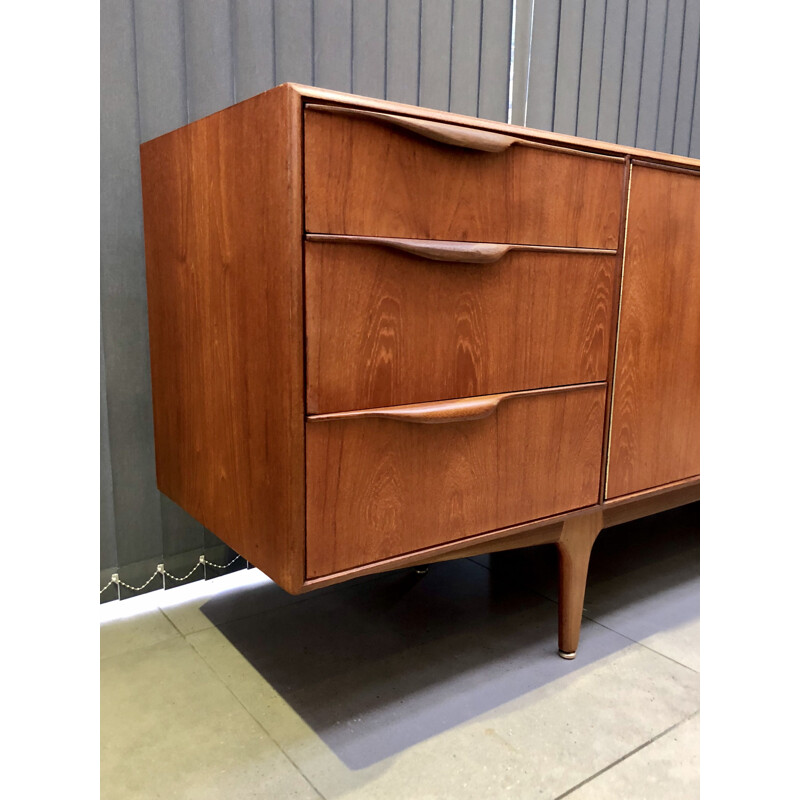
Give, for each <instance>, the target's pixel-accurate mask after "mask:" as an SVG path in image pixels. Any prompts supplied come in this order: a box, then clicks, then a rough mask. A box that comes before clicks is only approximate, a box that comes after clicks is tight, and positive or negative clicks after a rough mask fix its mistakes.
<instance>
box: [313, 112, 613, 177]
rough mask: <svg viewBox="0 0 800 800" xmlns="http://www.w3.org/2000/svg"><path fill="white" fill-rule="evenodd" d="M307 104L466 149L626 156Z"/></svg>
mask: <svg viewBox="0 0 800 800" xmlns="http://www.w3.org/2000/svg"><path fill="white" fill-rule="evenodd" d="M305 107H306V109H307V110H308V111H321V112H323V113H325V114H338V115H339V116H340V117H361V118H362V119H370V120H374V121H375V122H379V123H382V124H384V125H393V126H395V127H397V128H405V130H408V131H411V132H412V133H415V134H417V135H418V136H422V137H424V138H426V139H432V140H433V141H436V142H442V143H443V144H447V145H450V146H452V147H463V148H464V149H465V150H478V151H481V152H484V153H502V152H503V151H504V150H508V148H509V147H511V145H512V144H518V145H522V146H523V147H533V148H535V149H537V150H550V151H551V152H554V153H567V154H569V155H573V156H582V157H585V158H597V159H601V160H604V161H618V162H620V163H622V162H623V161H624V160H625V159H624V158H623V157H622V156H613V155H609V154H608V153H597V152H592V151H590V150H580V149H575V148H573V147H565V146H561V145H556V144H546V143H545V142H537V141H533V140H532V139H520V138H519V137H518V136H508V135H507V134H505V133H495V132H494V131H484V130H480V129H478V128H468V127H466V126H463V125H451V124H449V123H446V122H433V121H432V120H428V119H418V118H417V117H402V116H400V115H398V114H384V113H382V112H379V111H364V110H363V109H360V108H347V107H346V106H326V105H321V104H319V103H306V106H305Z"/></svg>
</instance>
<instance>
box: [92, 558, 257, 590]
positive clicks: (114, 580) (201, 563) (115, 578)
mask: <svg viewBox="0 0 800 800" xmlns="http://www.w3.org/2000/svg"><path fill="white" fill-rule="evenodd" d="M240 558H241V556H239V555H237V556H234V557H233V558H232V559H231V560H230V561H229V562H228V563H227V564H215V563H214V562H213V561H207V560H206V557H205V556H204V555H201V556H200V557H199V558H198V559H197V563H196V564H195V565H194V566H193V567H192V568H191V569H190V570H189V571H188V572H187V573H186V574H185V575H184V576H183V577H182V578H178V577H176V576H175V575H173V574H172V573H171V572H167V570H166V568H165V566H164V564H159V565H158V566H157V567H156V571H155V572H154V573H153V574H152V575H151V576H150V577H149V578H148V579H147V580H146V581H145V582H144V583H143V584H142V585H141V586H131V585H130V584H129V583H125V581H123V580H122V579H121V578H120V577H119V573H117V572H115V573H113V575H112V576H111V580H110V581H109V582H108V583H107V584H106V585H105V586H104V587H103V588H102V589H101V590H100V594H101V595H102V594H103V592H104V591H105V590H106V589H108V588H109V587H110V586H113V585H114V584H116V586H117V599H118V600H119V599H120V586H124V587H125V588H126V589H130V591H132V592H141V591H142V590H143V589H145V588H146V587H147V586H149V585H150V583H151V582H152V581H153V580H154V579H155V578H156V577H157V576H158V575H161V582H162V585H161V588H162V589H166V588H167V587H166V579H167V578H171V579H172V580H173V581H177V582H178V583H181V582H182V581H185V580H187V579H188V578H190V577H191V576H192V575H193V574H194V573H195V571H196V570H197V569H198V568H199V567H202V568H203V580H205V579H206V567H207V566H208V567H214V569H228V567H230V566H231V564H233V563H234V562H235V561H238V560H239V559H240ZM249 564H250V562H247V565H248V566H249Z"/></svg>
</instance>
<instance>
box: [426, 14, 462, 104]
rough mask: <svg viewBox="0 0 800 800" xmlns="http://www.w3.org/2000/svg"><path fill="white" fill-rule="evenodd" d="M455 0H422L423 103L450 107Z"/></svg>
mask: <svg viewBox="0 0 800 800" xmlns="http://www.w3.org/2000/svg"><path fill="white" fill-rule="evenodd" d="M454 2H455V0H422V7H421V12H422V16H421V28H420V33H421V36H420V45H419V46H420V55H419V69H420V74H419V104H420V105H421V106H425V107H426V108H437V109H439V110H440V111H447V109H448V108H449V107H450V48H451V40H450V36H451V32H452V25H453V3H454Z"/></svg>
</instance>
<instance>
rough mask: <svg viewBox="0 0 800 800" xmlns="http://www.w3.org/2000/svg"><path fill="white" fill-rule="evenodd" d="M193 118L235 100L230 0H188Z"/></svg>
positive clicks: (189, 85) (185, 16)
mask: <svg viewBox="0 0 800 800" xmlns="http://www.w3.org/2000/svg"><path fill="white" fill-rule="evenodd" d="M183 21H184V36H185V41H186V96H187V100H188V105H189V120H190V121H192V120H196V119H200V118H201V117H206V116H208V115H209V114H213V113H214V112H215V111H219V110H220V109H221V108H225V107H226V106H229V105H231V104H232V103H233V102H234V87H233V47H232V42H233V36H232V31H231V7H230V0H215V2H213V3H209V2H206V0H184V6H183Z"/></svg>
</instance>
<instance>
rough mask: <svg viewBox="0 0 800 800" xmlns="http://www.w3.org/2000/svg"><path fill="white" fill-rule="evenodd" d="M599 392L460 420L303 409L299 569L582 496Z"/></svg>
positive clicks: (421, 543) (587, 501)
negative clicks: (307, 416)
mask: <svg viewBox="0 0 800 800" xmlns="http://www.w3.org/2000/svg"><path fill="white" fill-rule="evenodd" d="M604 401H605V387H603V386H601V387H597V386H590V387H588V388H573V389H569V390H565V391H563V392H557V393H553V392H545V393H543V394H541V395H536V394H533V395H531V394H527V395H525V396H521V397H514V398H509V399H507V400H505V401H504V402H503V403H501V404H500V405H499V406H498V408H497V411H496V413H494V414H493V415H491V416H490V417H487V418H485V419H479V420H472V421H469V422H454V423H451V424H442V425H408V424H406V423H403V422H397V421H393V420H374V419H362V420H358V419H356V420H329V421H314V420H309V421H308V422H307V426H306V463H307V515H308V517H307V576H308V577H309V578H314V577H318V576H322V575H326V574H329V573H333V572H338V571H341V570H344V569H348V568H350V567H354V566H357V565H360V564H368V563H370V562H373V561H378V560H380V559H384V558H388V557H391V556H394V555H400V554H402V553H408V552H412V551H414V550H418V549H421V548H425V547H430V546H432V545H435V544H441V543H444V542H448V541H452V540H454V539H460V538H463V537H467V536H471V535H474V534H477V533H481V532H483V531H490V530H493V529H496V528H502V527H506V526H509V525H514V524H517V523H520V522H524V521H526V520H535V519H538V518H540V517H546V516H550V515H553V514H557V513H559V512H562V511H565V510H568V509H573V508H579V507H581V506H584V505H591V504H592V503H594V502H596V499H597V474H598V470H599V468H600V460H601V449H602V435H603V415H604V408H605V406H604Z"/></svg>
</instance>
